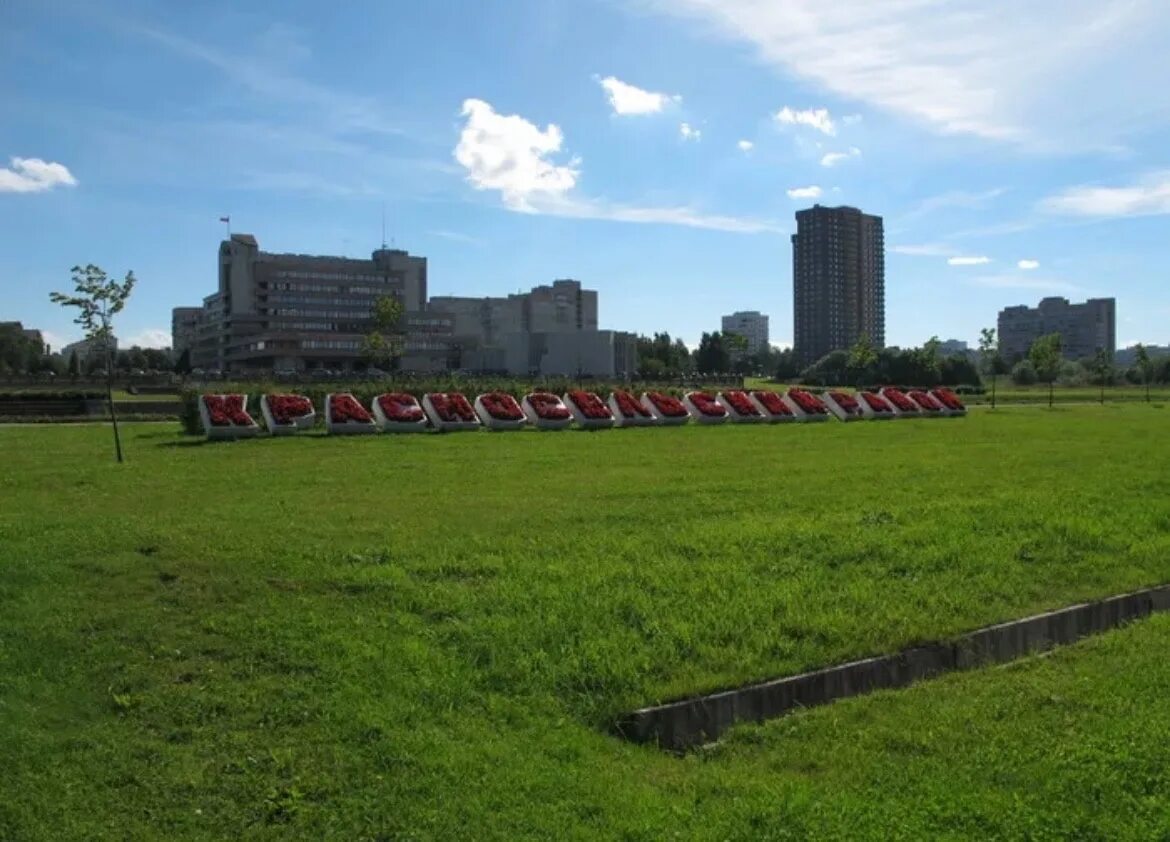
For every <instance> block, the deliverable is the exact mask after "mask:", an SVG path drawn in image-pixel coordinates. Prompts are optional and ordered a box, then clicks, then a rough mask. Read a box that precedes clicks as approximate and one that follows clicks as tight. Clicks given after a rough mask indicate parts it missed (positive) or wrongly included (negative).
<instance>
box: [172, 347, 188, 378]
mask: <svg viewBox="0 0 1170 842" xmlns="http://www.w3.org/2000/svg"><path fill="white" fill-rule="evenodd" d="M190 373H191V349H190V348H184V349H183V353H181V354H179V359H178V360H176V362H175V374H182V375H188V374H190Z"/></svg>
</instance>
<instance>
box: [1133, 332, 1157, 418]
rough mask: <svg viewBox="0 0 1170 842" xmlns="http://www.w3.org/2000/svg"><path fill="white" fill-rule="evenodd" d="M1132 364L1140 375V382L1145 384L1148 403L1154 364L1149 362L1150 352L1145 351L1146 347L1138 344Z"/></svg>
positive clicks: (1147, 401)
mask: <svg viewBox="0 0 1170 842" xmlns="http://www.w3.org/2000/svg"><path fill="white" fill-rule="evenodd" d="M1134 362H1136V363H1137V367H1138V371H1140V372H1141V373H1142V382H1143V383H1145V384H1146V403H1149V402H1150V374H1151V373H1152V372H1153V368H1154V364H1153V362H1152V361H1151V360H1150V352H1149V351H1147V350H1146V346H1145V345H1143V344H1142V343H1140V342H1139V343H1138V344H1137V347H1136V348H1135V349H1134Z"/></svg>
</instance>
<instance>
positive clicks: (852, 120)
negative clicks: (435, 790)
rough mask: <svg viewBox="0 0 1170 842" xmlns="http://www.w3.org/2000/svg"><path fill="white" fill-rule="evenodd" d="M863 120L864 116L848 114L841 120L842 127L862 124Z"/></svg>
mask: <svg viewBox="0 0 1170 842" xmlns="http://www.w3.org/2000/svg"><path fill="white" fill-rule="evenodd" d="M861 120H862V116H861V115H860V114H846V115H845V116H844V117H842V118H841V125H843V126H855V125H857V124H858V123H860V122H861Z"/></svg>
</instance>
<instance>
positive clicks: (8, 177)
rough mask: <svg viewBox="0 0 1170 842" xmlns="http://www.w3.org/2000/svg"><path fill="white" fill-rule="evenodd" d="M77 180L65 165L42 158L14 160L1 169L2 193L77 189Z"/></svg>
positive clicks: (0, 182)
mask: <svg viewBox="0 0 1170 842" xmlns="http://www.w3.org/2000/svg"><path fill="white" fill-rule="evenodd" d="M76 185H77V179H76V178H74V177H73V173H71V172H69V170H68V168H66V166H65V165H64V164H58V163H54V162H50V161H42V160H41V159H40V158H13V159H12V160H11V168H10V169H8V168H4V167H0V193H43V192H44V191H46V190H52V189H53V188H54V187H62V186H64V187H75V186H76Z"/></svg>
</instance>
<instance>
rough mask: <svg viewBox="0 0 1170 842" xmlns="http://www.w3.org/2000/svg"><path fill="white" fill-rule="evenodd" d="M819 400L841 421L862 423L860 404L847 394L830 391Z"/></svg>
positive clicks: (834, 390)
mask: <svg viewBox="0 0 1170 842" xmlns="http://www.w3.org/2000/svg"><path fill="white" fill-rule="evenodd" d="M821 399H822V400H823V401H824V402H825V406H827V407H829V412H831V413H833V414H834V415H836V416H837V417H838V418H839V419H841V420H842V421H862V420H864V419H865V416H864V415H863V414H862V412H861V404H860V403H858V402H857V398H855V397H853V395H851V394H849V393H848V392H842V391H841V390H840V389H830V390H829V391H827V392H825V394H824V395H823V396H822V398H821Z"/></svg>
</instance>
